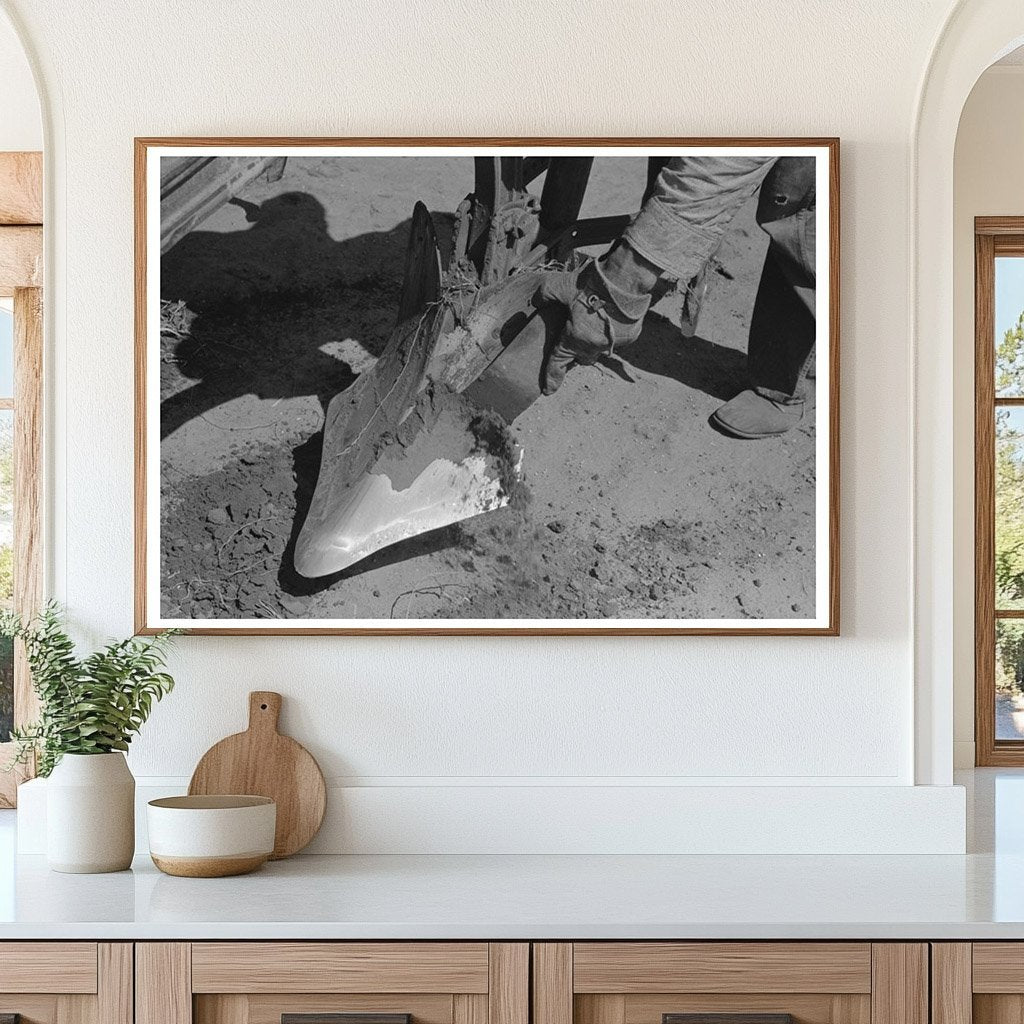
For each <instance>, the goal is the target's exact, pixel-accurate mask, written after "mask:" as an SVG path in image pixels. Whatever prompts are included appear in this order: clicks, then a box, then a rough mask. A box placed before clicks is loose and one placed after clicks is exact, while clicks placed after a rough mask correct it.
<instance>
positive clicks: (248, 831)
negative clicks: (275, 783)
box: [147, 795, 277, 878]
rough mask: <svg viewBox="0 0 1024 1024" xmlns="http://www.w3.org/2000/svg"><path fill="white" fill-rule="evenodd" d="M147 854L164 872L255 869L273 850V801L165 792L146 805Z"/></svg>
mask: <svg viewBox="0 0 1024 1024" xmlns="http://www.w3.org/2000/svg"><path fill="white" fill-rule="evenodd" d="M147 821H148V824H149V853H150V856H151V857H152V858H153V863H154V864H155V865H156V866H157V867H158V868H159V869H160V870H161V871H164V872H166V873H167V874H168V875H183V876H184V877H186V878H224V877H226V876H227V875H244V874H245V873H246V872H248V871H255V870H256V868H258V867H259V866H260V865H261V864H263V862H264V861H265V860H266V859H267V858H268V857H269V856H270V855H271V853H273V851H274V828H275V826H276V824H277V805H276V804H275V803H274V801H273V800H271V799H270V797H266V796H221V795H217V796H169V797H163V798H162V799H160V800H150V802H149V806H148V808H147Z"/></svg>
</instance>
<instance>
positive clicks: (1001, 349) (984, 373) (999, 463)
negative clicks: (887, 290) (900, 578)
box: [975, 217, 1024, 765]
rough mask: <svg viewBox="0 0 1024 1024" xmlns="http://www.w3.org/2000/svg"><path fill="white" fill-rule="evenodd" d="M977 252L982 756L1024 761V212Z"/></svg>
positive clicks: (1003, 221) (978, 736)
mask: <svg viewBox="0 0 1024 1024" xmlns="http://www.w3.org/2000/svg"><path fill="white" fill-rule="evenodd" d="M975 255H976V262H975V275H976V289H975V336H976V337H975V341H976V349H975V407H976V419H975V503H976V538H975V540H976V543H975V574H976V582H975V585H976V590H975V658H976V709H975V740H976V761H977V763H978V764H979V765H1024V217H1021V218H1017V217H998V218H997V217H979V218H978V219H977V220H976V222H975Z"/></svg>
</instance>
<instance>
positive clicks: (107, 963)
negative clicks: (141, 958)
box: [0, 942, 132, 1024]
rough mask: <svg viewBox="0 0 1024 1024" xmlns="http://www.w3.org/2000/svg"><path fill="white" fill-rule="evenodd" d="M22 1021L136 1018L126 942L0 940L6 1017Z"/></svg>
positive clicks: (49, 1023) (64, 1023)
mask: <svg viewBox="0 0 1024 1024" xmlns="http://www.w3.org/2000/svg"><path fill="white" fill-rule="evenodd" d="M4 1017H17V1018H20V1021H21V1024H132V947H131V944H130V943H126V942H104V943H95V942H0V1018H4Z"/></svg>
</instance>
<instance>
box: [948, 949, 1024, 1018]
mask: <svg viewBox="0 0 1024 1024" xmlns="http://www.w3.org/2000/svg"><path fill="white" fill-rule="evenodd" d="M932 1016H933V1018H934V1024H972V1022H973V1024H1020V1022H1021V1021H1024V942H974V943H971V942H942V943H934V944H933V945H932Z"/></svg>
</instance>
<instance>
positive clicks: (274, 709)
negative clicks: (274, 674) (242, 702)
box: [249, 690, 281, 732]
mask: <svg viewBox="0 0 1024 1024" xmlns="http://www.w3.org/2000/svg"><path fill="white" fill-rule="evenodd" d="M280 715H281V694H279V693H274V692H273V691H272V690H253V691H252V692H251V693H250V694H249V732H277V720H278V718H279V717H280Z"/></svg>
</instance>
